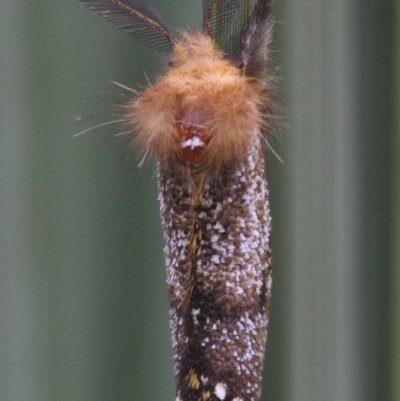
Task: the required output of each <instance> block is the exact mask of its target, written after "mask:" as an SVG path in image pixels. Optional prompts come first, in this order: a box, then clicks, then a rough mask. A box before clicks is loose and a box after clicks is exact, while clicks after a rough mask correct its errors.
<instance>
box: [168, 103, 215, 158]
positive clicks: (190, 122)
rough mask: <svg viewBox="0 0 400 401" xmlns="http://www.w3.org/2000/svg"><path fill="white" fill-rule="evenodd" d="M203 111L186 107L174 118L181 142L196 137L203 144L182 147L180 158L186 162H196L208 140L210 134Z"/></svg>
mask: <svg viewBox="0 0 400 401" xmlns="http://www.w3.org/2000/svg"><path fill="white" fill-rule="evenodd" d="M205 121H206V119H205V116H204V113H201V112H199V111H198V110H195V109H192V108H186V109H183V110H182V111H181V113H180V114H179V115H178V116H177V118H176V119H175V127H176V130H177V132H178V135H179V138H180V142H181V144H182V143H184V142H186V141H188V140H193V138H198V139H199V140H200V141H201V142H203V143H204V146H194V147H191V146H187V147H182V148H181V150H182V153H181V154H182V159H183V160H184V161H185V162H186V163H198V162H199V161H200V160H201V158H202V156H203V154H204V151H205V149H206V147H207V145H208V143H209V142H210V139H211V134H210V133H209V131H207V128H206V124H205Z"/></svg>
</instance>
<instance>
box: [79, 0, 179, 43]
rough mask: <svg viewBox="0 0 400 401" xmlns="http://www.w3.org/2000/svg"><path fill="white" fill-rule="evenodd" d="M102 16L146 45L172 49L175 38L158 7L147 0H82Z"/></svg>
mask: <svg viewBox="0 0 400 401" xmlns="http://www.w3.org/2000/svg"><path fill="white" fill-rule="evenodd" d="M82 3H83V4H84V5H85V6H86V7H88V8H89V9H91V10H92V11H94V12H95V13H96V14H98V15H100V16H101V17H102V18H104V19H105V20H107V21H108V22H111V23H112V24H115V25H118V26H119V27H120V28H121V29H124V30H125V31H127V32H128V34H129V35H131V36H133V37H134V38H136V39H137V40H138V41H139V42H142V43H143V44H144V45H145V46H147V47H149V48H152V49H154V50H157V51H170V50H172V46H173V44H174V43H175V39H174V37H173V36H172V34H171V32H170V31H169V30H168V28H167V26H166V24H165V22H164V21H163V19H162V17H161V16H160V14H159V13H158V11H157V9H156V8H155V7H154V6H153V5H152V4H151V3H149V2H148V1H146V0H82Z"/></svg>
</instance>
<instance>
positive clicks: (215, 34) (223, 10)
mask: <svg viewBox="0 0 400 401" xmlns="http://www.w3.org/2000/svg"><path fill="white" fill-rule="evenodd" d="M259 2H260V1H257V0H203V26H204V33H205V34H207V35H210V36H211V37H212V39H213V40H214V41H215V43H216V44H217V46H218V47H219V49H220V50H222V51H223V52H224V53H225V54H226V55H227V56H228V58H229V59H231V60H232V59H235V58H237V57H239V56H240V55H241V53H242V50H243V35H244V33H245V31H246V29H247V27H248V26H249V24H250V21H251V18H252V14H253V10H255V9H256V4H257V3H259ZM263 2H264V3H265V2H266V1H265V0H264V1H263ZM267 2H268V3H269V2H270V1H267Z"/></svg>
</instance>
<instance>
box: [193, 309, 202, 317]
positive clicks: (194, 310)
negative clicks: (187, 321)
mask: <svg viewBox="0 0 400 401" xmlns="http://www.w3.org/2000/svg"><path fill="white" fill-rule="evenodd" d="M199 313H200V308H199V309H192V315H193V316H197V315H198V314H199Z"/></svg>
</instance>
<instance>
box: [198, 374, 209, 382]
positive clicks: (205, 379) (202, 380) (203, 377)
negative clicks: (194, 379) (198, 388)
mask: <svg viewBox="0 0 400 401" xmlns="http://www.w3.org/2000/svg"><path fill="white" fill-rule="evenodd" d="M200 380H201V382H202V383H203V384H207V383H208V377H205V376H203V375H201V376H200Z"/></svg>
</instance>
